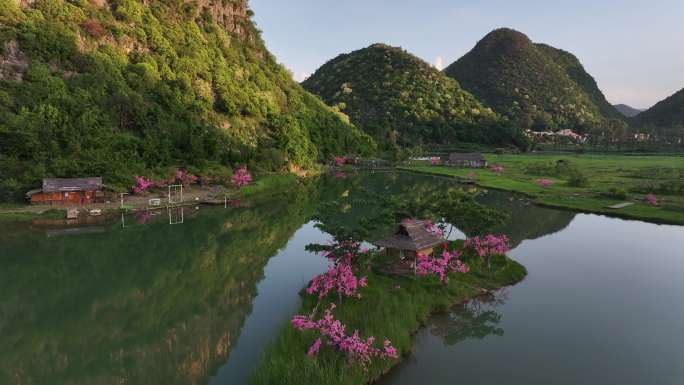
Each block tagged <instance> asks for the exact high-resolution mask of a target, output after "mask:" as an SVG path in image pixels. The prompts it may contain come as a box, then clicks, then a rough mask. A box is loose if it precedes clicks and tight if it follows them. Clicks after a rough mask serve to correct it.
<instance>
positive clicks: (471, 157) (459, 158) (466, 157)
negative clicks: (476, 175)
mask: <svg viewBox="0 0 684 385" xmlns="http://www.w3.org/2000/svg"><path fill="white" fill-rule="evenodd" d="M449 161H450V162H463V161H468V162H469V161H477V162H484V161H485V157H484V156H483V155H482V154H480V153H479V152H471V153H460V152H454V153H452V154H451V155H449Z"/></svg>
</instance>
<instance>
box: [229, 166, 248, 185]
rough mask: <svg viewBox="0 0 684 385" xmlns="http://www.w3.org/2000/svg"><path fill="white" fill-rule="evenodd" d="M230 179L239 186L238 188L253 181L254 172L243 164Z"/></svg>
mask: <svg viewBox="0 0 684 385" xmlns="http://www.w3.org/2000/svg"><path fill="white" fill-rule="evenodd" d="M230 181H231V183H232V184H233V185H234V186H237V187H238V188H240V187H243V186H247V185H249V184H251V183H252V174H250V173H249V171H248V170H247V167H244V166H243V167H240V168H238V169H237V170H235V173H233V176H232V178H231V179H230Z"/></svg>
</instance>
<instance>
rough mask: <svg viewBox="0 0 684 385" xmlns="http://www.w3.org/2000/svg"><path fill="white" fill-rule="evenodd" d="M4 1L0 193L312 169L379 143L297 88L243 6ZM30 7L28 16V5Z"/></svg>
mask: <svg viewBox="0 0 684 385" xmlns="http://www.w3.org/2000/svg"><path fill="white" fill-rule="evenodd" d="M21 3H22V4H24V5H23V6H20V5H18V4H19V1H18V0H0V173H1V175H0V184H1V186H0V192H1V193H2V195H3V198H4V199H7V198H8V197H9V196H13V197H16V196H17V195H18V194H19V193H20V192H21V191H24V189H26V188H28V187H29V186H32V185H34V184H35V183H36V182H38V181H39V179H40V178H41V177H45V176H60V177H68V176H86V175H88V176H90V175H103V176H104V177H105V178H106V180H107V183H109V184H115V185H116V184H119V185H126V184H129V183H130V182H131V180H130V177H131V176H132V175H133V174H134V173H144V172H146V173H154V172H159V173H161V172H162V170H164V169H165V168H168V167H170V166H175V165H182V166H188V167H196V168H198V169H202V170H215V169H217V168H224V169H225V167H234V166H235V165H237V164H249V165H252V166H255V167H256V166H261V167H263V168H270V169H278V168H282V167H285V166H286V165H291V166H295V165H296V166H308V165H311V164H312V163H313V162H315V161H316V160H318V159H321V158H327V157H330V156H332V155H335V154H339V153H345V152H357V153H358V152H368V151H372V150H373V146H374V144H373V142H372V140H371V139H370V137H368V136H367V135H365V134H363V133H362V132H361V131H360V130H358V129H357V128H355V127H354V126H352V125H350V124H349V123H348V122H346V121H345V118H346V117H345V116H344V115H342V114H339V113H336V112H335V111H333V110H332V109H330V108H328V107H327V106H325V105H324V104H323V103H322V102H321V101H320V100H319V99H318V98H316V97H315V96H313V95H311V94H309V93H307V92H306V91H304V90H303V89H302V88H301V87H300V86H299V85H298V84H296V83H295V82H293V81H292V80H291V78H290V76H289V74H288V73H287V71H286V70H285V69H284V68H283V67H281V66H280V65H278V64H276V62H275V60H274V58H273V57H272V56H271V54H270V53H269V52H268V51H267V50H266V49H265V48H264V44H263V42H262V40H261V38H260V35H259V32H258V31H257V30H256V28H255V27H254V25H253V23H252V21H251V16H252V12H251V10H249V9H248V6H247V3H246V0H197V1H193V2H187V1H181V0H148V1H142V0H107V1H105V0H90V1H86V0H73V1H71V0H70V1H64V0H35V1H28V2H21ZM26 3H28V5H26Z"/></svg>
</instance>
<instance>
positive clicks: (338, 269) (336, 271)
mask: <svg viewBox="0 0 684 385" xmlns="http://www.w3.org/2000/svg"><path fill="white" fill-rule="evenodd" d="M366 285H368V280H367V279H366V277H362V278H357V277H356V275H354V270H353V269H352V266H351V264H349V263H340V264H337V265H333V266H330V267H329V268H328V271H327V272H325V273H324V274H321V275H319V276H317V277H314V279H313V280H312V281H311V284H310V285H309V287H308V288H307V289H306V292H307V293H308V294H312V295H313V294H318V298H323V297H325V296H326V295H328V293H330V291H332V290H333V289H335V291H337V293H339V294H340V295H344V296H347V297H355V296H356V297H358V296H360V294H358V293H357V290H358V288H359V287H365V286H366Z"/></svg>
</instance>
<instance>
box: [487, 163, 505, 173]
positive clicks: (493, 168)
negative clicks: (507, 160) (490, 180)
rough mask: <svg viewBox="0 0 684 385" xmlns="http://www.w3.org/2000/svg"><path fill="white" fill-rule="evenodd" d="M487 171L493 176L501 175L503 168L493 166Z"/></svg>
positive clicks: (496, 165)
mask: <svg viewBox="0 0 684 385" xmlns="http://www.w3.org/2000/svg"><path fill="white" fill-rule="evenodd" d="M489 170H491V172H493V173H494V174H502V173H503V172H504V166H501V165H498V164H493V165H491V167H489Z"/></svg>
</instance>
